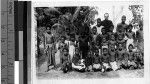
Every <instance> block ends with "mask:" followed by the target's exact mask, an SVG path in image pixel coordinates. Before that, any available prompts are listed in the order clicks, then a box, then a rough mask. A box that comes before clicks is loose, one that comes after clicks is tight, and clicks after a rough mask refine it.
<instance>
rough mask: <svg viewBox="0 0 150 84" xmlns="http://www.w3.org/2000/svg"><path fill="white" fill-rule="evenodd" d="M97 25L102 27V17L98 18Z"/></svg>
mask: <svg viewBox="0 0 150 84" xmlns="http://www.w3.org/2000/svg"><path fill="white" fill-rule="evenodd" d="M97 26H98V27H100V26H101V19H100V18H97Z"/></svg>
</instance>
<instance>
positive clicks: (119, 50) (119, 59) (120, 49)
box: [117, 44, 125, 69]
mask: <svg viewBox="0 0 150 84" xmlns="http://www.w3.org/2000/svg"><path fill="white" fill-rule="evenodd" d="M124 53H125V49H124V48H123V45H122V44H118V48H117V65H118V69H121V68H122V62H123V55H124Z"/></svg>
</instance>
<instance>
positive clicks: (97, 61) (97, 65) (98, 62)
mask: <svg viewBox="0 0 150 84" xmlns="http://www.w3.org/2000/svg"><path fill="white" fill-rule="evenodd" d="M101 64H102V63H101V57H100V56H99V50H98V49H96V50H95V54H94V56H93V70H94V71H100V70H101V68H102V66H101Z"/></svg>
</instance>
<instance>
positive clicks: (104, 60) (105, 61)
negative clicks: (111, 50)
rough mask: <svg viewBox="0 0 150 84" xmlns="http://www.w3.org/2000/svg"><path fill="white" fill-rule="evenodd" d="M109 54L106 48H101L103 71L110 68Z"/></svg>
mask: <svg viewBox="0 0 150 84" xmlns="http://www.w3.org/2000/svg"><path fill="white" fill-rule="evenodd" d="M109 57H110V56H109V54H108V49H107V48H103V53H102V58H101V60H102V65H103V67H102V72H105V71H107V70H109V69H110V63H109V62H110V58H109Z"/></svg>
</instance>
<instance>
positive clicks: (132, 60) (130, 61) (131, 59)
mask: <svg viewBox="0 0 150 84" xmlns="http://www.w3.org/2000/svg"><path fill="white" fill-rule="evenodd" d="M133 48H134V47H133V45H132V44H130V45H129V47H128V49H129V51H128V53H129V59H128V66H129V69H135V68H137V65H136V63H135V56H134V52H133Z"/></svg>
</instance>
